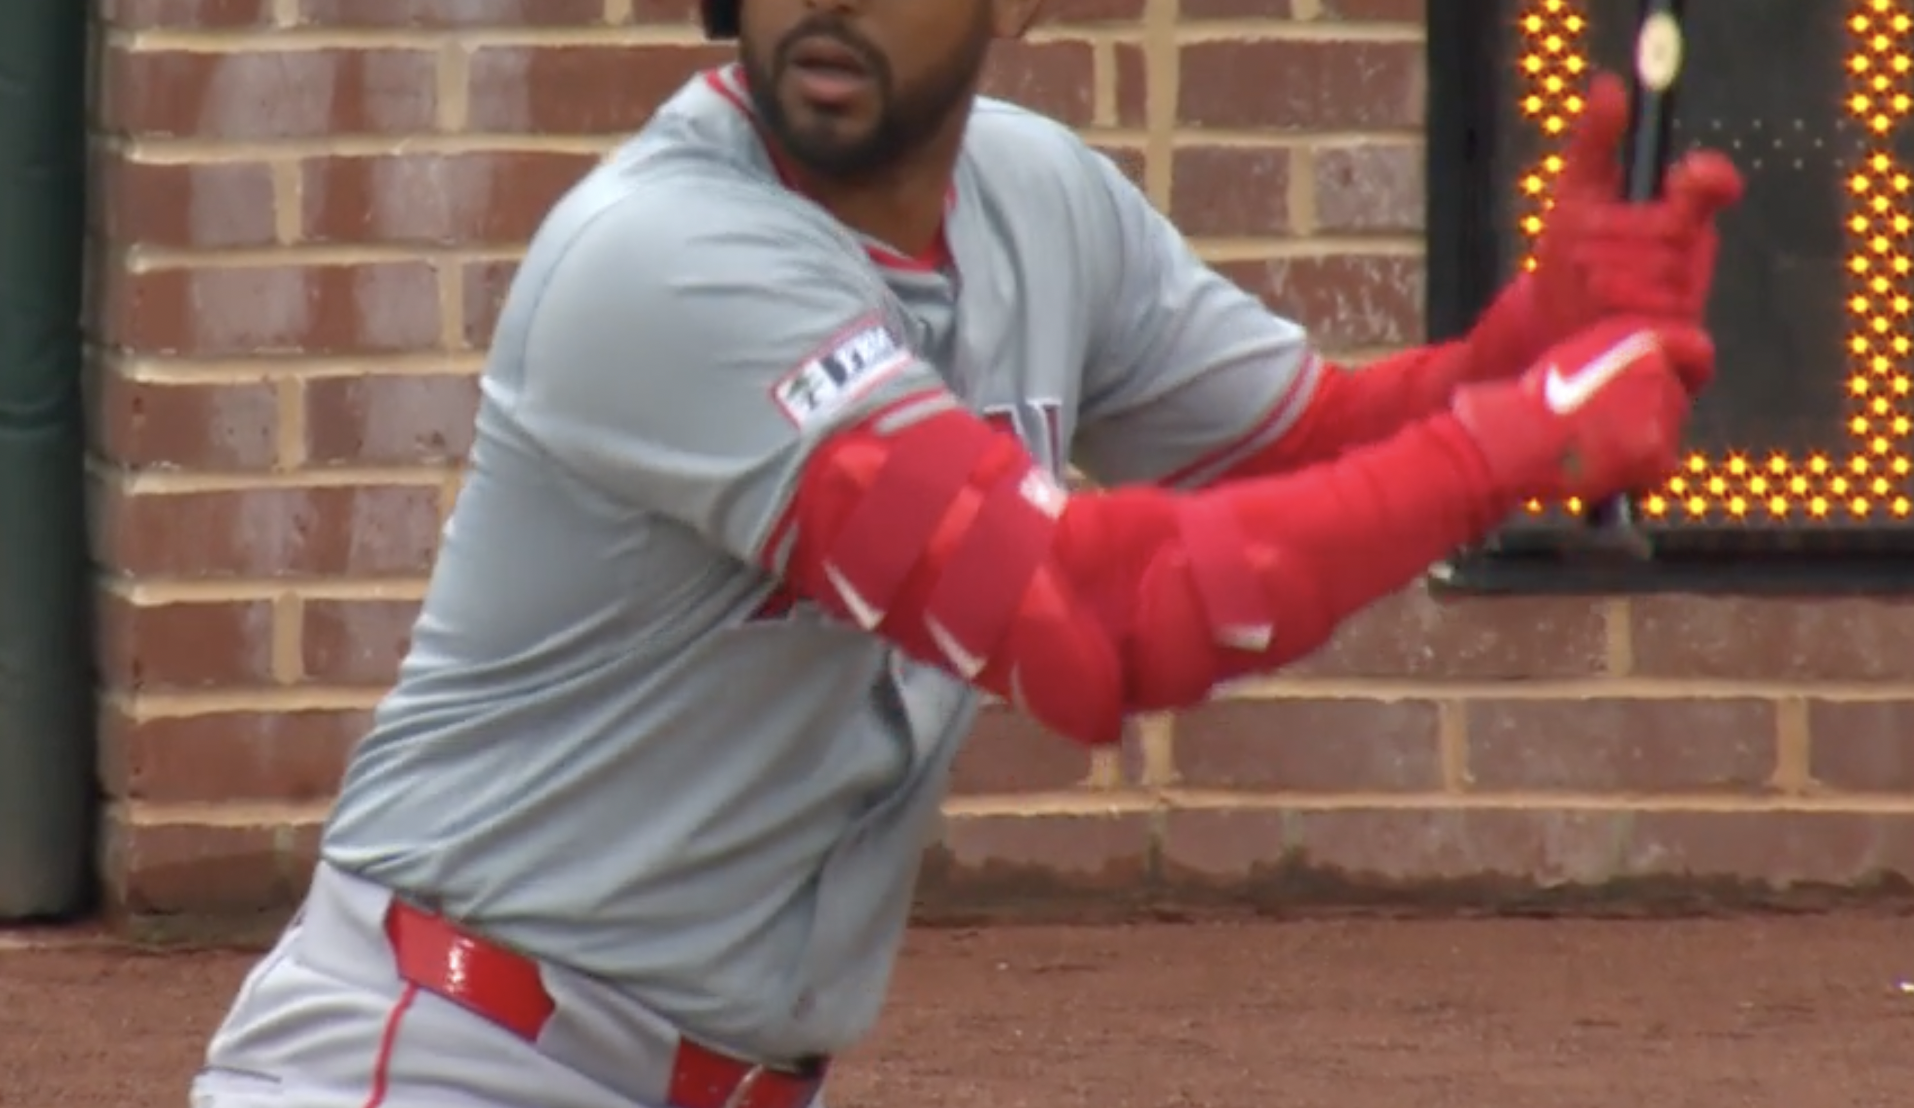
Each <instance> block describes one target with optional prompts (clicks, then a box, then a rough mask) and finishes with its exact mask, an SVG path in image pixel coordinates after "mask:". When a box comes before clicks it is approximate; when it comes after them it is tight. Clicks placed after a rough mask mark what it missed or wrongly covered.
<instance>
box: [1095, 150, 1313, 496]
mask: <svg viewBox="0 0 1914 1108" xmlns="http://www.w3.org/2000/svg"><path fill="white" fill-rule="evenodd" d="M1085 156H1086V157H1088V158H1089V159H1090V160H1091V162H1092V169H1091V171H1090V173H1089V174H1087V179H1088V181H1089V191H1090V192H1091V193H1092V195H1091V197H1090V198H1089V200H1088V203H1090V204H1094V205H1097V206H1098V207H1099V208H1100V210H1101V211H1102V212H1104V213H1106V214H1105V218H1104V219H1101V220H1098V221H1097V223H1099V224H1101V226H1102V227H1104V228H1105V229H1106V231H1105V233H1104V234H1101V235H1098V236H1096V237H1095V241H1093V243H1092V244H1091V247H1092V249H1093V250H1100V251H1104V252H1106V256H1105V257H1104V258H1102V260H1101V264H1100V265H1098V266H1096V267H1094V268H1092V269H1091V272H1099V271H1100V272H1104V273H1107V274H1109V275H1110V276H1109V278H1108V282H1109V283H1108V285H1106V287H1105V289H1104V292H1105V295H1104V297H1103V300H1102V304H1103V308H1102V309H1101V310H1100V311H1099V312H1098V314H1097V316H1096V318H1097V319H1098V326H1097V330H1096V333H1095V335H1094V336H1093V341H1092V343H1091V345H1090V350H1091V361H1090V364H1089V365H1088V366H1087V367H1086V379H1085V389H1084V402H1083V411H1082V415H1081V419H1082V423H1081V426H1080V429H1079V433H1078V436H1077V441H1076V443H1075V454H1076V457H1075V459H1074V460H1075V462H1076V464H1077V465H1078V466H1079V467H1081V468H1082V469H1083V470H1084V471H1085V472H1086V473H1088V474H1089V475H1090V476H1091V477H1092V478H1093V479H1094V480H1096V481H1098V482H1100V483H1103V484H1112V485H1114V484H1126V483H1136V482H1154V483H1165V484H1172V485H1180V486H1195V485H1200V484H1203V483H1204V482H1205V481H1207V480H1209V479H1210V478H1212V477H1214V476H1216V475H1217V474H1219V473H1221V472H1222V471H1223V470H1225V469H1227V468H1229V466H1230V465H1231V464H1232V463H1234V462H1235V461H1236V460H1238V459H1240V458H1241V457H1243V456H1245V455H1247V454H1249V453H1252V452H1254V451H1255V450H1257V449H1259V448H1261V447H1262V446H1264V445H1266V444H1268V443H1270V442H1272V441H1274V440H1275V439H1277V438H1278V437H1280V436H1281V435H1282V434H1283V432H1284V431H1285V430H1287V429H1288V427H1289V425H1290V424H1291V423H1292V422H1293V420H1294V418H1295V416H1296V414H1297V413H1298V412H1299V411H1301V409H1302V408H1303V406H1304V405H1305V404H1306V403H1307V402H1308V398H1309V395H1310V394H1311V392H1312V391H1313V389H1314V386H1315V382H1316V380H1317V379H1318V376H1319V374H1321V372H1322V371H1323V363H1322V360H1321V359H1320V358H1319V357H1317V356H1316V354H1315V352H1314V350H1313V349H1312V348H1311V345H1310V342H1309V336H1308V335H1307V334H1306V333H1305V332H1304V330H1303V328H1302V327H1300V326H1299V325H1297V324H1296V323H1294V322H1291V321H1290V320H1287V319H1283V318H1282V317H1280V316H1277V315H1274V314H1272V313H1271V312H1270V311H1269V310H1268V309H1267V308H1265V307H1264V306H1263V304H1262V302H1261V301H1259V300H1257V299H1256V298H1255V297H1254V296H1251V295H1250V294H1248V293H1246V292H1244V291H1243V290H1242V289H1241V288H1239V287H1238V286H1237V285H1235V284H1233V283H1232V282H1230V281H1229V280H1227V279H1225V278H1224V277H1223V276H1222V275H1221V274H1219V273H1217V272H1216V271H1214V270H1213V269H1211V268H1210V267H1209V266H1207V265H1206V264H1204V263H1203V261H1202V260H1201V259H1199V258H1198V257H1197V255H1196V253H1195V252H1194V251H1193V250H1192V249H1191V248H1190V246H1189V245H1188V243H1187V242H1186V241H1185V240H1184V238H1183V236H1182V234H1181V233H1180V232H1179V231H1178V230H1177V229H1176V227H1175V226H1174V225H1173V224H1171V223H1170V221H1169V220H1168V219H1166V218H1164V217H1163V215H1162V214H1160V213H1159V212H1158V211H1157V210H1156V209H1155V208H1154V207H1152V206H1151V204H1150V202H1149V199H1148V198H1147V197H1146V196H1144V195H1143V193H1142V192H1141V191H1140V190H1138V189H1137V188H1136V186H1135V185H1133V184H1131V183H1130V182H1129V180H1128V179H1126V178H1125V177H1124V176H1123V175H1122V174H1121V173H1120V172H1119V171H1118V170H1117V168H1116V167H1115V165H1114V164H1112V163H1111V162H1110V161H1109V160H1108V159H1107V158H1104V157H1103V156H1102V155H1100V154H1097V153H1095V152H1094V151H1089V150H1086V151H1085Z"/></svg>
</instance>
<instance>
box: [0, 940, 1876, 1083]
mask: <svg viewBox="0 0 1914 1108" xmlns="http://www.w3.org/2000/svg"><path fill="white" fill-rule="evenodd" d="M9 945H11V946H15V947H18V946H20V945H22V943H21V942H20V940H18V939H16V940H13V941H12V942H11V943H9V941H8V940H7V939H6V938H5V937H4V935H3V934H0V951H4V952H0V1104H4V1105H7V1106H8V1108H12V1106H14V1105H20V1106H26V1108H133V1106H136V1105H137V1106H141V1108H145V1106H150V1105H169V1104H172V1105H180V1106H182V1108H183V1106H184V1104H185V1096H184V1089H185V1085H186V1081H187V1079H188V1076H189V1075H190V1073H191V1072H192V1069H193V1066H194V1064H195V1062H196V1060H197V1056H198V1052H199V1050H200V1049H201V1046H202V1044H203V1041H204V1036H205V1035H206V1034H207V1032H208V1031H209V1029H210V1028H211V1027H212V1025H213V1022H214V1021H215V1020H216V1019H217V1018H218V1017H219V1015H220V1014H221V1011H222V1009H223V1007H224V1005H225V1003H226V1001H227V999H228V998H229V996H230V993H231V990H232V989H233V987H234V985H235V983H236V982H237V980H238V979H239V976H240V975H241V973H242V972H243V971H244V969H245V967H246V965H247V964H248V961H249V956H248V955H244V954H232V953H193V954H154V953H134V952H129V951H124V950H118V949H101V948H98V947H87V946H73V945H67V946H64V947H61V946H56V947H53V948H50V949H49V948H39V949H24V950H22V949H14V950H6V949H5V948H6V947H7V946H9ZM1903 982H1910V984H1907V985H1905V986H1904V985H1903ZM839 1073H840V1074H841V1076H840V1077H838V1078H837V1079H835V1081H834V1085H833V1088H832V1089H831V1090H830V1092H829V1094H828V1098H829V1100H830V1102H831V1104H832V1108H889V1106H900V1108H901V1106H905V1105H910V1106H947V1108H1066V1106H1071V1105H1084V1106H1095V1108H1130V1106H1134V1108H1170V1106H1181V1105H1201V1106H1205V1108H1234V1106H1239V1105H1240V1106H1252V1105H1253V1106H1256V1108H1330V1106H1334V1108H1385V1106H1387V1108H1446V1106H1450V1105H1456V1106H1468V1108H1529V1106H1534V1108H1619V1106H1633V1105H1643V1106H1653V1108H1730V1106H1736V1108H1740V1106H1761V1108H1767V1106H1774V1108H1823V1106H1826V1108H1865V1106H1872V1105H1883V1106H1886V1105H1896V1106H1901V1108H1905V1106H1906V1105H1909V1104H1914V920H1909V919H1895V918H1888V917H1881V916H1811V917H1767V918H1753V919H1735V920H1694V921H1648V920H1641V921H1549V920H1507V919H1501V920H1454V921H1427V920H1417V921H1385V920H1316V921H1302V922H1251V923H1230V924H1212V923H1205V924H1164V925H1152V926H1137V927H1120V928H1085V929H1073V928H1054V927H1046V928H1017V929H1008V928H1006V929H991V930H984V931H926V932H919V933H917V934H915V935H914V936H913V937H912V940H911V945H910V948H909V951H908V953H907V955H906V957H905V960H904V963H903V966H902V969H901V970H900V974H899V979H898V982H897V989H896V991H895V993H894V996H893V1000H892V1003H891V1007H890V1009H889V1011H888V1014H887V1016H886V1018H885V1020H884V1022H883V1024H882V1027H881V1029H880V1031H879V1033H878V1035H877V1036H876V1038H875V1040H874V1041H873V1042H871V1043H870V1044H869V1045H868V1046H867V1047H865V1048H863V1049H862V1050H860V1051H859V1052H858V1053H857V1054H856V1055H854V1056H853V1057H851V1058H849V1059H846V1060H845V1062H844V1063H843V1064H842V1065H841V1066H840V1067H839Z"/></svg>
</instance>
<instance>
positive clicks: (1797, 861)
mask: <svg viewBox="0 0 1914 1108" xmlns="http://www.w3.org/2000/svg"><path fill="white" fill-rule="evenodd" d="M1623 872H1624V874H1625V875H1626V876H1629V877H1636V878H1657V879H1663V880H1673V881H1679V882H1682V883H1685V884H1690V885H1705V884H1717V883H1724V882H1725V883H1730V884H1732V885H1735V886H1752V887H1757V888H1787V887H1790V886H1796V885H1821V886H1851V885H1858V884H1863V883H1868V882H1871V881H1874V880H1877V879H1879V878H1881V877H1883V876H1892V877H1898V878H1901V879H1903V880H1906V879H1908V878H1914V816H1909V815H1906V814H1893V815H1888V814H1881V815H1875V814H1868V813H1862V812H1699V811H1696V812H1680V811H1677V812H1653V811H1651V812H1637V813H1636V814H1635V816H1634V819H1633V821H1632V830H1631V832H1630V834H1629V841H1628V848H1627V852H1626V855H1625V866H1624V871H1623Z"/></svg>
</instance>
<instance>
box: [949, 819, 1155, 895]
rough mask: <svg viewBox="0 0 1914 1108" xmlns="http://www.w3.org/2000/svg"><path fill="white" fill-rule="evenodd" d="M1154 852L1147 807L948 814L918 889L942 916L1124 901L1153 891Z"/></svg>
mask: <svg viewBox="0 0 1914 1108" xmlns="http://www.w3.org/2000/svg"><path fill="white" fill-rule="evenodd" d="M1150 857H1151V846H1150V817H1149V816H1148V815H1147V814H1145V813H1141V812H1136V813H1110V814H1107V815H1106V814H1098V815H1064V814H1045V815H1029V816H1020V815H993V816H964V817H955V818H947V819H945V820H944V824H943V833H942V838H941V840H940V841H939V842H938V843H936V844H935V845H933V846H931V847H930V848H929V850H928V851H927V853H926V857H925V862H924V872H923V875H922V878H921V880H920V882H919V884H918V890H917V892H918V897H919V901H920V904H922V905H924V906H926V907H927V908H928V910H929V911H931V912H932V913H936V914H974V913H986V912H1014V911H1017V910H1019V909H1032V908H1036V907H1038V906H1042V905H1045V904H1054V903H1057V902H1059V901H1069V902H1075V903H1078V904H1096V905H1100V906H1104V905H1121V904H1123V903H1124V902H1125V901H1129V900H1134V899H1136V898H1139V897H1141V896H1143V895H1144V894H1145V893H1146V892H1147V889H1148V878H1149V875H1150V871H1151V860H1150Z"/></svg>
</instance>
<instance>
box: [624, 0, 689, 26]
mask: <svg viewBox="0 0 1914 1108" xmlns="http://www.w3.org/2000/svg"><path fill="white" fill-rule="evenodd" d="M631 7H632V14H631V22H633V23H676V24H683V23H691V24H695V23H697V22H698V0H633V2H632V6H631Z"/></svg>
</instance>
